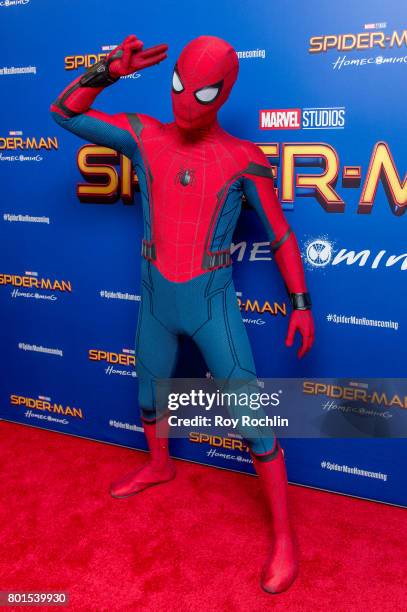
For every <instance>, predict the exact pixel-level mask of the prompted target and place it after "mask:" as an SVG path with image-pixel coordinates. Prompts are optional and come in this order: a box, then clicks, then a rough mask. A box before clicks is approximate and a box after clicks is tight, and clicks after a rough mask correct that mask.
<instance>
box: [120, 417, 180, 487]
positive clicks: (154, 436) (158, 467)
mask: <svg viewBox="0 0 407 612" xmlns="http://www.w3.org/2000/svg"><path fill="white" fill-rule="evenodd" d="M143 427H144V433H145V435H146V438H147V444H148V448H149V450H150V458H149V460H148V461H147V463H145V464H144V465H143V466H141V467H140V468H137V469H136V470H134V471H133V472H130V474H127V475H126V476H123V477H122V478H121V479H120V480H117V481H116V482H114V483H113V484H112V485H111V487H110V493H111V495H112V497H117V498H123V497H129V496H130V495H134V494H135V493H140V492H141V491H144V489H147V488H148V487H152V486H153V485H157V484H161V483H162V482H168V481H169V480H172V479H173V478H174V477H175V467H174V464H173V461H172V459H171V457H170V455H169V452H168V429H169V426H168V418H167V417H164V418H162V419H160V420H159V421H155V422H154V423H148V422H147V421H144V420H143ZM158 436H160V437H158Z"/></svg>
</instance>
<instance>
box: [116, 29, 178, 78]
mask: <svg viewBox="0 0 407 612" xmlns="http://www.w3.org/2000/svg"><path fill="white" fill-rule="evenodd" d="M167 49H168V45H165V44H161V45H156V46H155V47H150V48H149V49H143V41H141V40H139V39H138V38H137V37H136V36H134V34H131V35H130V36H127V38H125V39H124V41H123V42H122V43H121V44H120V45H119V46H118V47H116V48H115V49H113V51H111V52H110V53H109V55H108V56H107V63H108V66H109V74H110V75H111V76H112V77H113V78H118V77H121V76H126V75H128V74H132V73H133V72H137V71H138V70H143V68H148V67H149V66H153V65H154V64H158V63H159V62H162V60H164V59H165V58H166V57H167V53H166V52H167Z"/></svg>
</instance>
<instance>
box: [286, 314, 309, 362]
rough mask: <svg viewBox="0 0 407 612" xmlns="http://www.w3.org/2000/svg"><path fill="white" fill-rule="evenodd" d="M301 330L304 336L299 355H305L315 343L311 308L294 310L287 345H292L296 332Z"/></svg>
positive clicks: (289, 325)
mask: <svg viewBox="0 0 407 612" xmlns="http://www.w3.org/2000/svg"><path fill="white" fill-rule="evenodd" d="M297 331H299V332H300V334H301V336H302V344H301V347H300V349H299V350H298V353H297V355H298V357H299V358H300V359H301V357H304V355H305V353H307V352H308V351H309V350H310V348H311V347H312V345H313V343H314V319H313V318H312V314H311V311H310V310H293V312H292V313H291V317H290V322H289V324H288V333H287V339H286V341H285V343H286V346H292V345H293V342H294V336H295V333H296V332H297Z"/></svg>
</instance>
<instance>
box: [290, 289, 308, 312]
mask: <svg viewBox="0 0 407 612" xmlns="http://www.w3.org/2000/svg"><path fill="white" fill-rule="evenodd" d="M288 296H289V298H290V302H291V305H292V307H293V309H294V310H311V306H312V302H311V296H310V294H309V293H290V292H289V291H288Z"/></svg>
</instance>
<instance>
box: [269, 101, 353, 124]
mask: <svg viewBox="0 0 407 612" xmlns="http://www.w3.org/2000/svg"><path fill="white" fill-rule="evenodd" d="M344 127H345V107H344V106H327V107H315V108H314V107H313V108H274V109H265V110H261V111H260V117H259V128H260V129H261V130H343V128H344Z"/></svg>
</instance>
